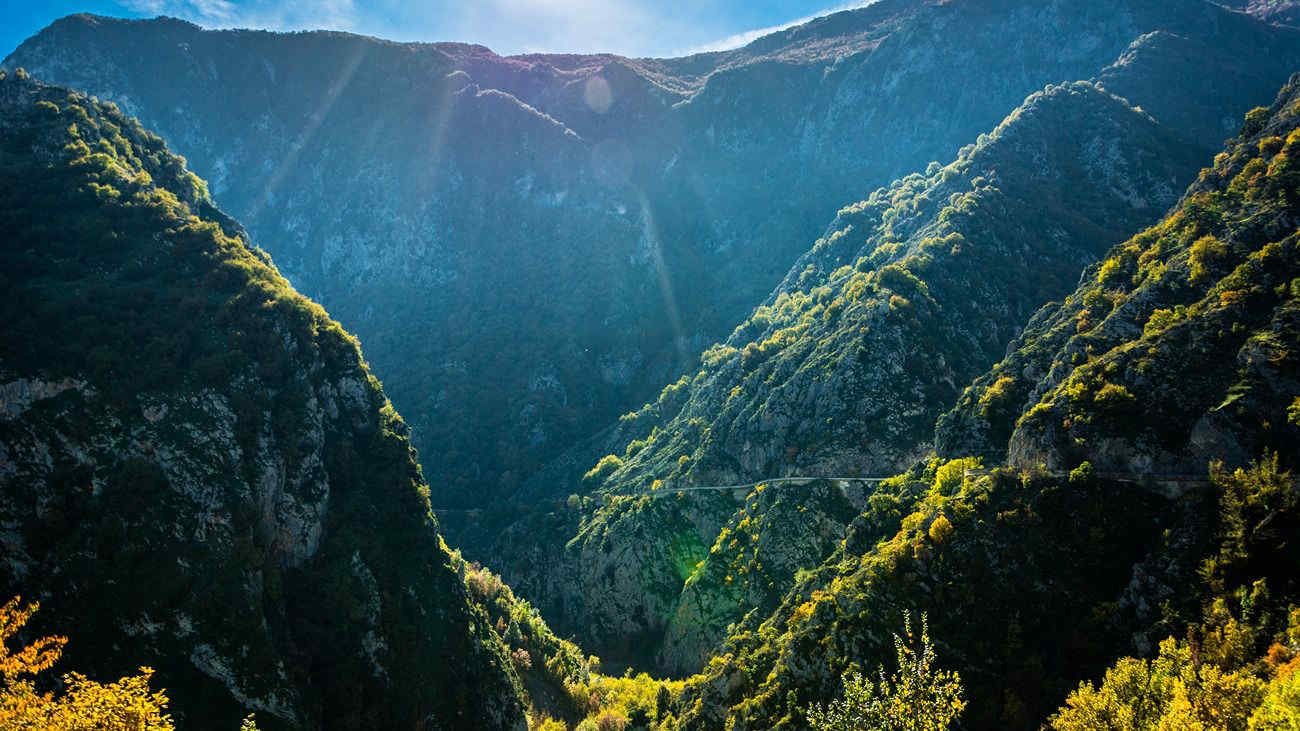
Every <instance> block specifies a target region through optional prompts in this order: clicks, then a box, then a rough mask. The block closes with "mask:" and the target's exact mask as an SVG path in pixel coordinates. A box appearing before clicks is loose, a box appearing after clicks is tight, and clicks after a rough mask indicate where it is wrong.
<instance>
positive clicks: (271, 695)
mask: <svg viewBox="0 0 1300 731" xmlns="http://www.w3.org/2000/svg"><path fill="white" fill-rule="evenodd" d="M0 130H3V135H0V199H2V200H0V231H3V232H4V235H3V237H0V239H2V240H3V245H2V247H0V260H2V262H0V263H2V266H0V270H2V271H3V288H4V291H5V296H4V297H3V298H2V299H0V310H2V312H0V318H2V319H3V322H4V325H3V330H4V334H3V341H4V343H5V344H6V346H5V353H4V356H3V358H2V359H0V383H2V384H3V385H0V393H3V402H2V403H3V409H2V410H0V496H2V497H0V516H2V517H0V522H3V524H4V526H5V529H4V533H3V544H2V545H3V554H2V555H3V563H0V591H3V592H4V593H5V594H6V595H12V594H16V593H22V594H25V595H27V596H29V597H32V598H40V599H41V600H42V603H43V604H44V607H45V611H43V612H42V613H41V615H42V616H41V618H40V622H41V625H42V626H41V627H40V628H38V631H40V630H46V629H49V628H57V629H66V628H71V627H77V628H78V631H77V632H76V635H77V642H76V643H74V644H73V645H71V646H70V647H69V652H68V655H69V664H70V665H72V666H75V667H78V668H86V669H87V671H88V672H91V673H92V674H95V675H107V676H116V675H120V674H121V673H123V672H127V671H130V670H133V669H134V668H130V667H126V664H127V663H135V662H144V663H148V664H150V665H153V666H154V667H156V668H157V669H158V675H157V679H158V682H159V684H160V685H162V686H164V687H166V688H167V689H168V691H169V693H170V694H171V695H172V696H173V698H174V699H175V702H176V703H175V707H176V709H177V712H178V714H182V713H183V714H185V716H184V717H183V718H180V719H179V720H181V721H183V722H186V723H187V724H188V723H200V722H202V723H211V724H221V725H224V726H225V727H227V728H233V727H234V726H235V725H236V724H237V723H238V719H239V718H240V717H242V716H243V715H244V714H245V713H246V712H248V711H249V710H258V711H260V712H261V713H259V721H260V722H261V724H262V726H263V727H264V728H282V727H321V726H327V727H331V728H373V727H376V726H389V727H396V726H405V727H414V726H417V725H421V724H423V725H430V726H433V727H442V728H447V727H465V726H467V725H474V726H475V727H487V728H518V727H521V726H522V723H523V719H522V713H521V707H520V702H519V700H518V695H517V694H518V690H517V687H516V681H515V680H514V679H513V674H512V672H511V671H510V669H509V667H508V664H507V660H506V659H505V657H504V651H503V649H502V647H501V646H500V645H499V644H498V643H496V642H495V641H493V640H491V639H490V635H489V634H488V629H487V628H486V627H485V626H484V625H483V621H484V620H483V617H482V615H481V613H480V612H479V611H477V610H475V609H473V608H472V606H471V604H470V603H469V600H468V598H467V596H466V594H465V590H464V587H463V586H462V584H461V582H460V580H459V579H458V577H457V576H456V574H455V573H454V572H453V571H452V569H451V568H450V566H449V558H448V556H447V555H446V554H445V553H444V551H443V549H442V548H440V544H439V538H438V533H437V528H438V525H437V522H436V520H435V519H434V517H433V516H432V514H431V513H430V510H429V501H428V487H427V486H426V484H425V482H424V480H423V478H422V477H421V475H420V470H419V467H418V466H417V465H416V463H415V459H414V453H413V451H412V449H411V446H410V442H409V440H408V438H407V433H408V432H407V428H406V426H405V424H404V423H403V422H402V421H401V419H400V418H399V417H398V416H397V414H396V413H395V412H394V411H393V409H392V406H391V405H390V404H389V403H388V401H387V399H386V398H385V397H384V394H383V392H382V390H381V389H380V387H379V383H378V381H377V380H376V379H375V378H374V377H373V376H372V375H370V372H369V370H368V369H367V367H366V365H365V364H364V362H363V361H362V359H361V355H360V351H359V349H358V346H357V343H356V340H355V339H353V338H352V337H351V336H350V335H348V334H347V333H346V332H344V330H343V329H342V328H341V327H340V326H339V325H338V323H336V322H334V321H333V320H331V319H330V318H329V316H328V315H327V314H326V313H325V312H324V310H322V309H321V308H320V307H319V306H317V305H315V304H314V303H312V302H310V301H309V300H307V299H305V298H303V297H302V296H300V295H298V294H297V293H296V292H294V291H293V290H292V289H291V288H290V287H289V285H288V283H287V282H286V281H285V280H284V279H283V278H282V277H281V276H280V275H279V273H278V272H277V271H276V269H275V268H274V267H273V266H272V265H271V263H270V260H269V259H268V258H267V257H266V255H265V253H263V252H261V251H260V250H258V249H254V248H252V247H251V245H250V244H249V243H248V240H247V238H246V237H245V235H244V233H243V231H242V229H240V227H239V226H238V225H237V224H235V223H234V222H233V221H232V220H231V219H229V218H227V217H226V216H225V215H223V214H221V213H220V212H219V211H217V210H216V209H215V208H214V207H213V204H212V202H211V199H210V198H209V197H208V194H207V191H206V187H205V185H204V183H203V182H202V181H201V180H199V179H198V178H197V177H195V176H194V175H193V174H192V173H190V172H188V171H187V170H186V169H185V165H184V161H183V160H182V159H181V158H178V157H176V156H174V155H172V154H171V153H170V152H168V151H167V148H166V147H165V146H164V144H163V142H162V140H161V139H160V138H158V137H157V136H155V135H153V134H151V133H149V132H146V131H145V130H144V129H143V128H142V127H141V126H140V124H139V123H138V122H136V121H134V120H132V119H130V118H128V117H125V116H124V115H122V114H121V113H120V112H118V111H117V109H116V108H115V107H113V106H111V105H104V104H101V103H99V102H97V101H95V100H93V99H89V98H87V97H85V96H82V95H80V94H77V93H73V92H68V91H66V90H64V89H60V88H57V87H51V86H44V85H42V84H39V83H37V82H35V81H31V80H29V79H27V77H26V76H25V75H10V76H8V77H5V78H0Z"/></svg>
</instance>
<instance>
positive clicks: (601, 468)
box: [582, 454, 623, 482]
mask: <svg viewBox="0 0 1300 731" xmlns="http://www.w3.org/2000/svg"><path fill="white" fill-rule="evenodd" d="M622 466H623V459H622V458H621V457H619V456H618V455H617V454H607V455H605V456H604V457H601V458H600V461H599V462H597V463H596V466H595V467H592V468H591V469H590V470H588V471H587V474H585V475H583V476H582V479H583V481H584V482H604V481H605V478H606V477H609V476H610V475H611V474H613V473H614V472H615V471H616V470H618V469H619V468H620V467H622Z"/></svg>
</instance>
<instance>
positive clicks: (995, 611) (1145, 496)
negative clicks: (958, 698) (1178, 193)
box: [681, 75, 1300, 728]
mask: <svg viewBox="0 0 1300 731" xmlns="http://www.w3.org/2000/svg"><path fill="white" fill-rule="evenodd" d="M1297 152H1300V75H1297V76H1295V77H1293V78H1292V80H1291V81H1290V83H1289V84H1288V85H1287V86H1286V87H1285V88H1284V89H1283V90H1282V92H1281V94H1280V95H1279V96H1278V97H1277V100H1276V102H1275V103H1274V104H1273V105H1272V107H1271V108H1258V109H1256V110H1253V111H1251V112H1250V113H1249V114H1247V115H1246V119H1245V125H1244V126H1243V129H1242V132H1241V134H1240V135H1239V136H1238V137H1237V138H1235V139H1233V140H1231V141H1229V143H1228V146H1227V149H1226V150H1225V151H1224V152H1222V153H1220V154H1219V155H1217V156H1216V157H1215V158H1214V163H1213V166H1212V167H1210V168H1207V169H1205V170H1204V171H1203V172H1202V173H1201V174H1200V175H1199V176H1198V178H1197V180H1196V181H1195V182H1194V183H1193V184H1192V185H1191V187H1190V188H1189V189H1188V190H1187V192H1186V194H1185V195H1184V197H1183V198H1182V199H1181V200H1180V201H1179V203H1178V205H1177V206H1175V207H1174V208H1173V209H1172V210H1171V211H1170V212H1169V214H1168V215H1166V216H1165V217H1164V218H1163V219H1162V220H1161V221H1160V222H1159V223H1158V224H1156V225H1155V226H1153V227H1151V228H1149V229H1147V230H1145V231H1143V232H1141V233H1140V234H1138V235H1136V236H1134V237H1133V238H1131V239H1129V240H1128V241H1126V242H1124V243H1122V244H1120V245H1118V246H1116V247H1115V248H1113V249H1112V250H1111V251H1110V252H1109V254H1108V255H1107V256H1106V257H1105V258H1104V259H1103V260H1102V261H1101V262H1100V263H1099V264H1096V265H1093V266H1091V267H1090V268H1089V269H1088V271H1087V273H1086V274H1085V275H1084V276H1083V278H1082V280H1081V281H1080V283H1079V286H1078V288H1077V289H1076V290H1075V292H1074V293H1073V294H1071V295H1070V296H1069V297H1067V298H1066V300H1065V302H1064V303H1058V304H1055V305H1049V306H1048V307H1045V308H1044V309H1043V310H1042V311H1040V312H1039V313H1038V314H1037V315H1035V317H1034V318H1033V319H1032V320H1031V321H1030V323H1029V325H1028V326H1026V328H1025V332H1024V334H1023V335H1022V336H1021V337H1020V338H1019V339H1018V340H1017V341H1016V343H1015V344H1014V345H1013V349H1012V353H1011V354H1010V355H1009V356H1008V357H1007V359H1006V360H1005V361H1003V362H1002V363H1000V364H999V365H998V366H997V367H995V369H994V370H993V371H992V372H991V373H989V374H986V375H985V376H982V377H981V378H980V379H979V380H978V381H977V382H976V385H975V386H972V387H971V388H970V389H968V390H967V391H966V393H965V395H964V396H963V398H962V401H961V403H960V404H959V405H958V407H957V408H956V409H954V410H953V411H952V412H950V413H949V414H948V415H947V416H946V417H945V418H944V420H943V421H942V422H941V423H940V425H939V428H938V432H939V435H940V436H939V443H940V445H941V448H946V449H947V450H948V451H954V453H955V450H960V447H961V444H962V441H961V440H962V434H963V433H965V434H971V433H975V434H979V432H978V431H974V432H972V431H970V430H967V431H965V432H963V431H962V430H961V428H959V427H969V426H971V425H975V426H976V427H978V426H981V425H983V426H984V427H985V429H986V432H985V434H987V433H988V427H987V425H988V424H989V423H994V424H1003V425H1005V424H1006V423H1007V422H1006V421H1005V420H1004V418H1003V416H1002V414H1003V412H1007V411H1009V412H1018V413H1020V414H1021V416H1020V417H1019V418H1018V419H1017V418H1014V414H1013V415H1012V416H1013V418H1011V423H1014V429H1013V432H1012V436H1011V437H1010V445H1011V446H1010V448H1009V449H1008V450H1007V452H1008V453H1009V455H1010V459H1011V463H1012V466H1011V467H1008V468H1002V469H997V470H993V471H992V472H991V473H989V472H981V471H979V470H976V471H967V470H966V467H967V466H969V464H970V462H969V461H968V460H964V459H959V460H954V461H950V462H945V461H944V460H943V459H934V460H931V461H929V462H928V463H926V464H923V465H919V466H917V467H916V468H914V469H912V470H910V471H908V472H907V473H905V474H903V475H900V476H898V477H897V478H895V479H893V480H890V481H888V482H886V483H884V484H883V485H882V486H881V489H880V490H879V491H878V492H877V493H876V494H875V495H873V496H872V497H871V500H870V503H871V504H870V507H869V508H868V509H867V510H865V511H863V513H862V514H861V515H860V516H859V517H858V518H856V519H855V520H854V522H853V525H852V526H851V527H850V529H849V531H848V532H847V534H846V537H845V539H844V542H843V543H842V544H841V545H840V546H839V547H837V548H836V549H835V551H834V553H833V554H832V555H831V556H830V557H829V558H828V559H827V560H826V561H825V562H824V563H823V564H822V565H821V566H820V568H817V569H815V570H810V571H807V572H805V573H802V574H801V575H800V577H799V578H798V579H797V581H796V582H795V586H794V588H793V589H792V590H791V591H790V592H789V593H788V594H787V595H786V596H785V597H784V599H783V600H782V601H781V603H780V605H779V607H778V608H777V610H776V611H775V612H772V613H771V614H770V615H765V616H757V617H748V618H746V621H745V622H744V624H743V625H741V626H738V627H737V629H736V631H734V632H733V633H731V635H730V637H729V639H728V640H727V643H726V644H725V646H724V647H723V649H722V651H721V652H719V653H718V654H717V656H715V658H714V659H713V660H711V661H710V662H709V664H708V665H707V666H706V668H705V670H704V672H703V674H702V676H701V677H699V678H695V679H692V680H691V681H690V682H689V683H688V685H687V687H686V689H685V691H684V696H683V698H682V700H681V704H682V706H683V707H684V708H689V709H693V710H690V711H688V712H687V713H685V714H684V715H683V716H682V719H681V720H682V722H683V726H684V727H685V728H716V727H719V726H721V725H722V724H723V723H724V722H725V723H726V724H727V726H728V727H734V728H784V727H789V728H796V727H801V724H802V723H803V715H802V713H803V709H805V708H807V707H808V706H809V705H810V704H812V703H814V702H818V701H823V700H824V699H826V698H829V697H831V696H832V695H833V694H834V693H835V692H836V686H837V685H838V677H839V673H840V671H841V670H844V669H849V668H859V669H863V670H870V669H871V667H872V666H873V665H874V663H875V662H877V659H878V658H883V657H885V656H886V655H887V654H888V653H889V652H890V650H891V649H892V648H890V647H889V646H888V645H889V643H888V637H889V632H890V628H891V627H893V626H897V625H898V623H899V614H900V612H901V610H903V609H908V608H910V609H911V610H913V611H926V612H928V613H929V618H930V632H931V634H932V636H934V637H936V638H939V639H938V640H937V642H938V644H939V653H940V655H941V657H942V658H943V660H944V661H945V662H946V663H947V664H948V665H949V666H950V667H955V668H957V669H958V670H959V671H960V672H961V675H962V677H963V678H964V679H965V680H966V682H967V684H968V689H969V691H970V701H971V703H970V706H969V709H968V713H967V714H966V715H965V716H964V717H963V725H964V726H965V727H969V728H1036V727H1038V726H1039V724H1040V723H1041V722H1042V720H1043V719H1044V718H1045V717H1046V715H1047V714H1048V713H1049V712H1050V711H1051V710H1052V709H1053V708H1055V707H1058V706H1060V705H1061V704H1062V702H1063V699H1064V693H1065V692H1067V691H1069V690H1070V689H1072V688H1073V687H1075V686H1076V685H1078V683H1079V682H1080V681H1081V680H1085V679H1089V680H1090V679H1094V678H1099V677H1100V676H1101V670H1102V669H1103V668H1104V667H1105V666H1106V665H1109V664H1110V661H1109V660H1107V659H1106V658H1107V657H1111V658H1114V657H1116V656H1120V655H1126V654H1133V655H1136V656H1138V657H1144V656H1151V655H1154V654H1155V652H1154V651H1155V647H1154V645H1155V643H1156V642H1158V641H1159V640H1161V639H1163V638H1165V637H1168V636H1170V635H1174V636H1175V637H1177V638H1180V639H1181V638H1184V637H1185V638H1187V640H1186V642H1187V643H1189V644H1187V645H1185V646H1183V650H1182V651H1184V652H1191V653H1195V654H1196V655H1197V658H1196V659H1193V660H1189V661H1187V662H1186V665H1185V666H1184V667H1179V666H1175V667H1174V670H1176V671H1178V672H1184V671H1187V670H1188V669H1189V668H1190V672H1192V673H1198V672H1200V673H1202V674H1201V675H1200V676H1199V677H1203V678H1209V677H1211V676H1213V675H1214V674H1215V673H1216V672H1220V671H1219V670H1218V669H1219V668H1231V669H1234V670H1235V669H1241V670H1242V672H1247V673H1252V674H1259V673H1262V672H1267V673H1270V674H1271V673H1272V672H1273V671H1272V670H1271V669H1270V668H1269V667H1268V666H1266V665H1264V664H1263V663H1260V662H1259V661H1258V658H1260V657H1262V656H1263V655H1264V654H1265V653H1266V651H1268V650H1267V648H1268V647H1269V645H1270V643H1272V642H1274V641H1275V640H1274V638H1276V637H1283V641H1284V642H1286V641H1288V640H1285V637H1286V632H1287V631H1288V626H1292V627H1294V626H1295V622H1296V619H1295V618H1292V619H1291V620H1290V625H1288V612H1290V611H1291V609H1292V608H1294V606H1295V603H1296V600H1297V598H1298V597H1300V587H1297V584H1296V580H1295V576H1296V574H1295V566H1294V551H1293V550H1291V549H1290V548H1289V541H1290V537H1291V536H1294V534H1295V527H1296V524H1297V515H1298V513H1297V510H1296V504H1297V501H1296V486H1295V480H1294V477H1293V474H1294V473H1293V472H1288V470H1294V468H1295V467H1296V461H1295V460H1296V455H1297V454H1298V453H1300V450H1297V439H1298V438H1300V416H1298V414H1300V399H1298V397H1297V394H1300V381H1297V378H1296V374H1297V373H1300V369H1297V368H1296V364H1295V362H1294V357H1295V356H1294V355H1293V354H1294V353H1295V352H1296V350H1297V346H1298V345H1300V329H1297V323H1300V319H1297V315H1298V314H1300V256H1298V254H1300V248H1297V234H1296V229H1297V222H1300V219H1298V218H1297V215H1298V211H1300V197H1298V191H1300V177H1298V175H1300V172H1298V171H1300V168H1298V167H1297V165H1298V164H1300V163H1298V160H1300V158H1297V156H1296V155H1297ZM1019 378H1035V379H1037V380H1036V381H1034V382H1031V384H1032V383H1036V385H1031V388H1033V389H1035V390H1036V392H1037V395H1034V396H1032V397H1030V398H1029V399H1028V400H1023V399H1022V397H1020V396H1017V395H1016V394H1017V393H1018V392H1020V389H1021V388H1022V387H1021V386H1020V385H1018V384H1017V383H1016V382H1015V380H1014V379H1019ZM1008 379H1011V380H1012V382H1011V383H1008V382H1007V380H1008ZM1022 402H1023V403H1024V404H1025V405H1024V407H1023V408H1021V407H1019V406H1018V404H1021V403H1022ZM1003 428H1005V427H1003ZM995 433H1002V432H995ZM985 438H986V439H987V438H988V437H987V436H986V437H985ZM989 441H992V442H993V443H995V444H996V443H1000V442H999V441H998V440H991V439H990V440H989ZM977 443H980V442H977ZM984 443H988V442H984ZM990 456H993V455H990ZM1084 460H1087V461H1086V462H1085V461H1084ZM1212 463H1213V464H1212ZM1042 465H1046V466H1047V469H1044V468H1043V466H1042ZM1235 467H1239V468H1245V469H1236V470H1234V468H1235ZM1175 470H1177V471H1178V472H1180V473H1181V477H1182V478H1183V479H1180V480H1173V479H1172V476H1171V475H1170V474H1169V473H1170V472H1173V471H1175ZM1188 477H1199V479H1197V480H1194V481H1189V480H1188V479H1187V478H1188ZM900 516H901V519H900ZM1170 646H1171V647H1172V646H1173V641H1172V640H1171V641H1170ZM1189 647H1190V648H1192V649H1190V650H1189V649H1188V648H1189ZM1276 647H1277V648H1279V649H1275V650H1272V652H1274V653H1275V654H1276V653H1280V654H1279V655H1278V657H1279V658H1281V659H1279V660H1278V661H1277V662H1283V661H1285V660H1286V659H1287V658H1289V657H1290V655H1289V654H1288V653H1291V652H1292V651H1291V650H1290V649H1288V647H1287V646H1285V645H1282V644H1279V645H1277V646H1276ZM1162 652H1164V650H1162ZM1166 654H1167V653H1166ZM1129 662H1132V661H1129ZM1247 663H1255V664H1253V665H1250V664H1247ZM1275 664H1276V663H1275ZM1198 668H1203V669H1204V670H1198ZM1206 673H1208V675H1207V674H1206ZM1220 674H1221V673H1220ZM1279 677H1280V676H1279ZM1107 682H1108V683H1120V682H1122V678H1121V677H1119V676H1116V677H1114V678H1112V679H1108V681H1107ZM1260 685H1261V687H1262V683H1261V684H1260ZM1225 687H1226V686H1225ZM1112 692H1120V691H1118V690H1114V689H1112ZM1249 698H1250V696H1249V695H1243V696H1242V701H1241V702H1242V704H1243V705H1242V706H1241V708H1239V709H1237V710H1234V711H1232V714H1233V716H1234V717H1236V716H1240V717H1241V718H1242V722H1243V723H1244V719H1245V718H1246V717H1248V716H1249V715H1250V712H1251V709H1252V708H1253V707H1254V706H1255V705H1258V704H1259V703H1260V702H1261V701H1263V691H1262V690H1261V691H1260V694H1259V696H1258V697H1256V698H1255V700H1253V701H1252V700H1249ZM1085 701H1086V699H1084V700H1078V699H1075V700H1072V705H1075V704H1076V703H1077V704H1084V703H1085ZM1102 702H1104V698H1103V699H1102ZM1288 707H1289V708H1294V705H1293V704H1292V705H1291V706H1288ZM1095 708H1096V712H1097V713H1102V714H1109V715H1103V716H1102V717H1104V718H1113V717H1116V716H1114V714H1113V713H1112V712H1111V711H1106V710H1105V709H1104V708H1102V707H1100V706H1096V707H1095ZM1243 709H1244V711H1243ZM1193 712H1194V713H1196V714H1205V713H1211V712H1218V711H1213V710H1212V709H1211V708H1206V707H1204V706H1201V705H1197V706H1196V707H1195V709H1194V711H1193ZM1223 713H1227V712H1226V711H1223ZM1173 717H1176V716H1173ZM1198 717H1203V715H1198ZM1205 717H1208V716H1205ZM1088 718H1090V716H1088V715H1087V714H1086V712H1084V713H1081V714H1078V715H1076V716H1074V719H1075V721H1076V723H1079V722H1080V719H1082V721H1083V725H1082V726H1069V727H1081V728H1087V727H1095V724H1094V725H1093V726H1090V725H1088V723H1086V720H1087V719H1088ZM1216 718H1219V720H1218V721H1215V722H1213V723H1212V725H1215V726H1216V727H1234V726H1228V725H1224V724H1226V721H1225V720H1224V718H1226V716H1218V717H1216Z"/></svg>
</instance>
